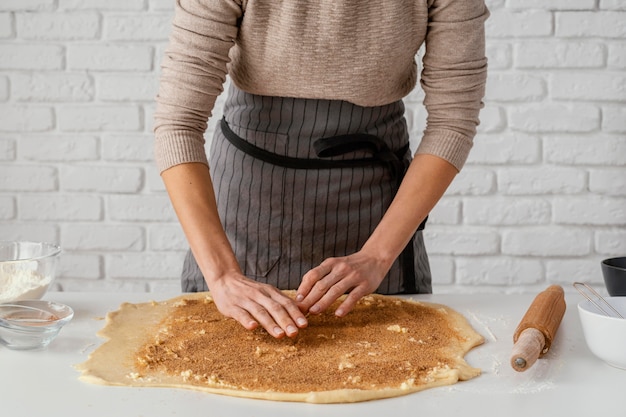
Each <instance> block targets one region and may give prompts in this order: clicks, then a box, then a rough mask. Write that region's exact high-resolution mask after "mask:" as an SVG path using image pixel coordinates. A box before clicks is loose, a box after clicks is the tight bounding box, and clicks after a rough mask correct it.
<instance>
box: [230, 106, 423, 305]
mask: <svg viewBox="0 0 626 417" xmlns="http://www.w3.org/2000/svg"><path fill="white" fill-rule="evenodd" d="M220 126H221V129H222V133H224V136H225V137H226V139H227V140H228V141H229V142H230V143H232V144H233V145H234V146H235V147H236V148H238V149H239V150H241V151H242V152H245V153H246V154H248V155H250V156H252V157H254V158H257V159H260V160H262V161H264V162H267V163H270V164H273V165H277V166H280V167H283V168H291V169H332V168H355V167H364V166H372V165H383V166H386V167H387V168H388V169H389V172H390V175H391V178H392V179H393V180H394V181H395V182H396V191H397V190H398V188H399V187H400V183H401V182H402V178H403V177H404V174H405V172H406V166H405V164H404V162H403V160H404V156H405V155H406V153H407V152H408V151H409V144H408V143H407V144H406V145H405V146H403V147H402V148H400V149H399V150H397V151H395V152H394V151H392V150H391V149H390V148H389V147H388V146H387V144H386V143H385V142H383V141H382V140H381V139H380V138H379V137H378V136H374V135H369V134H366V133H354V134H349V135H340V136H333V137H328V138H322V139H317V140H316V141H315V142H314V143H313V149H314V150H315V153H316V155H317V156H318V157H319V158H329V157H333V156H340V155H344V154H346V153H349V152H355V151H369V152H370V153H371V154H372V156H371V157H366V158H359V159H344V160H328V159H311V158H294V157H291V156H285V155H279V154H275V153H273V152H269V151H267V150H265V149H262V148H259V147H258V146H255V145H253V144H251V143H250V142H248V141H246V140H245V139H243V138H241V137H239V136H238V135H237V134H236V133H235V132H233V131H232V130H231V128H230V126H228V122H227V121H226V118H222V120H221V124H220ZM427 220H428V216H427V217H426V218H425V219H424V221H423V222H422V223H421V224H420V225H419V226H418V228H417V230H418V231H419V230H423V229H424V227H425V226H426V221H427ZM400 257H401V263H402V268H403V269H404V274H405V279H404V292H405V293H407V294H414V293H416V292H417V289H416V285H415V264H414V253H413V241H412V240H411V241H410V242H409V244H408V245H407V246H406V247H405V248H404V250H403V251H402V254H401V255H400Z"/></svg>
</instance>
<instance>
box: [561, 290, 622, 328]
mask: <svg viewBox="0 0 626 417" xmlns="http://www.w3.org/2000/svg"><path fill="white" fill-rule="evenodd" d="M573 285H574V288H576V290H577V291H578V292H579V293H581V294H582V296H583V297H585V298H586V299H587V300H589V301H590V302H591V303H592V304H593V305H594V306H595V307H596V308H597V309H598V310H600V311H601V312H603V313H604V315H606V316H608V317H614V316H613V314H611V313H608V312H607V311H606V310H605V309H604V308H602V306H600V304H598V303H597V302H596V301H601V302H602V303H603V304H606V306H607V307H609V309H610V310H611V311H612V312H613V313H614V314H615V315H616V316H617V317H619V318H620V319H623V318H624V316H622V315H621V314H620V313H619V311H617V310H616V309H615V308H614V307H613V306H612V305H611V304H609V302H608V301H606V300H605V299H604V297H602V296H601V295H600V294H598V292H597V291H596V290H594V289H593V288H591V287H590V286H589V285H587V284H585V283H584V282H575V283H574V284H573ZM580 287H584V289H581V288H580ZM585 290H586V291H589V292H590V293H592V294H593V295H595V296H596V297H597V298H596V299H593V298H591V296H589V294H587V293H586V292H585Z"/></svg>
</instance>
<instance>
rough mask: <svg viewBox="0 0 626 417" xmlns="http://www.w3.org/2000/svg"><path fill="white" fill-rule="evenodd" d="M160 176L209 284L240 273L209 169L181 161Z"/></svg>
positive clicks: (201, 165) (198, 164) (202, 165)
mask: <svg viewBox="0 0 626 417" xmlns="http://www.w3.org/2000/svg"><path fill="white" fill-rule="evenodd" d="M161 176H162V178H163V182H164V183H165V188H166V189H167V192H168V194H169V196H170V200H171V201H172V205H173V207H174V210H175V211H176V215H177V216H178V219H179V221H180V224H181V226H182V228H183V231H184V233H185V236H186V237H187V240H188V242H189V246H190V247H191V251H192V252H193V254H194V257H195V258H196V261H197V262H198V266H199V267H200V270H201V271H202V273H203V275H204V277H205V279H206V281H207V283H208V284H210V283H211V282H212V281H214V280H216V279H219V277H222V276H225V275H226V274H227V273H229V272H237V273H240V271H241V270H240V267H239V265H238V263H237V259H236V257H235V255H234V253H233V250H232V247H231V245H230V242H229V241H228V238H227V237H226V233H225V232H224V228H223V227H222V224H221V222H220V219H219V215H218V211H217V204H216V201H215V194H214V191H213V183H212V181H211V176H210V173H209V168H208V167H207V166H206V165H205V164H200V163H189V164H180V165H176V166H174V167H172V168H169V169H167V170H165V171H163V173H162V175H161Z"/></svg>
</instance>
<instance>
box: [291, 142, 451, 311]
mask: <svg viewBox="0 0 626 417" xmlns="http://www.w3.org/2000/svg"><path fill="white" fill-rule="evenodd" d="M456 173H457V170H456V168H455V167H454V166H453V165H451V164H450V163H449V162H447V161H445V160H444V159H441V158H439V157H437V156H434V155H429V154H417V155H415V158H414V159H413V162H411V165H410V166H409V169H408V171H407V173H406V175H405V176H404V179H403V180H402V184H401V185H400V189H399V190H398V193H397V194H396V196H395V197H394V199H393V201H392V202H391V205H390V206H389V208H388V209H387V211H386V212H385V215H384V216H383V218H382V220H381V221H380V223H379V224H378V226H377V227H376V229H375V230H374V232H373V233H372V235H371V236H370V237H369V239H368V240H367V242H365V244H364V245H363V247H362V248H361V250H360V251H358V252H356V253H355V254H352V255H349V256H345V257H341V258H329V259H326V260H325V261H324V262H322V263H321V264H320V265H319V266H318V267H316V268H313V269H311V270H310V271H309V272H307V273H306V274H305V275H304V277H303V278H302V283H301V284H300V287H299V288H298V295H297V296H296V297H297V298H296V300H297V301H298V306H299V307H300V309H301V310H302V311H303V312H311V313H313V314H318V313H320V312H322V311H324V310H325V309H327V308H328V307H330V305H331V304H332V303H333V302H334V301H336V300H337V299H338V298H339V297H340V296H342V295H343V294H345V293H348V296H347V297H346V299H345V300H344V302H343V303H341V305H340V306H339V307H338V308H337V310H336V311H335V314H336V315H337V316H339V317H342V316H345V315H346V314H348V313H349V312H350V310H352V309H353V308H354V306H355V304H356V302H357V301H359V299H361V297H363V296H365V295H367V294H371V293H372V292H374V291H375V290H376V289H377V288H378V286H379V285H380V283H381V282H382V280H383V278H384V277H385V275H386V274H387V272H388V271H389V269H390V268H391V265H392V264H393V261H394V260H395V259H396V258H397V257H398V256H399V255H400V253H401V252H402V250H403V249H404V247H405V246H406V245H407V244H408V243H409V242H410V240H411V238H412V237H413V234H414V233H415V231H416V230H417V227H418V226H419V224H420V223H421V222H422V220H424V218H425V217H426V215H427V214H428V213H430V211H431V210H432V208H433V207H434V206H435V204H436V203H437V201H439V199H440V198H441V196H442V195H443V193H444V192H445V190H446V189H447V187H448V186H449V185H450V183H451V182H452V180H453V179H454V177H455V175H456Z"/></svg>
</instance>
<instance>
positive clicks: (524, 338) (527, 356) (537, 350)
mask: <svg viewBox="0 0 626 417" xmlns="http://www.w3.org/2000/svg"><path fill="white" fill-rule="evenodd" d="M545 344H546V338H545V336H544V335H543V333H541V332H540V331H539V330H537V329H535V328H532V327H529V328H528V329H526V330H524V331H523V332H522V333H521V334H520V335H519V338H518V339H517V342H515V345H513V354H512V355H511V366H512V367H513V369H515V370H516V371H518V372H524V371H525V370H527V369H528V368H530V367H531V366H533V364H534V363H535V361H537V359H538V358H539V355H540V354H541V352H543V349H544V346H545Z"/></svg>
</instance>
